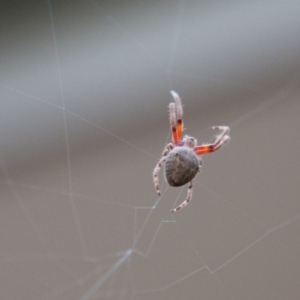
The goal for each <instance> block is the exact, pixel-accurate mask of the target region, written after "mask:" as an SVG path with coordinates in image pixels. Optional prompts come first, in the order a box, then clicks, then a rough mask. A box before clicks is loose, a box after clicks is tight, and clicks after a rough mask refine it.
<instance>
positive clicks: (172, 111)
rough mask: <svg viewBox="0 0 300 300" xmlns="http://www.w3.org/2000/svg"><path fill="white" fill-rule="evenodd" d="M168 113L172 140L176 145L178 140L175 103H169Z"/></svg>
mask: <svg viewBox="0 0 300 300" xmlns="http://www.w3.org/2000/svg"><path fill="white" fill-rule="evenodd" d="M169 114H170V126H171V131H172V140H173V143H174V144H175V145H178V142H179V140H178V138H177V128H176V112H175V103H170V104H169Z"/></svg>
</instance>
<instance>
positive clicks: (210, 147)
mask: <svg viewBox="0 0 300 300" xmlns="http://www.w3.org/2000/svg"><path fill="white" fill-rule="evenodd" d="M212 129H218V130H221V133H220V135H218V136H217V139H216V140H215V142H214V143H213V144H206V145H201V146H197V147H195V149H194V151H195V152H196V154H197V155H204V154H209V153H211V152H215V151H217V150H218V149H220V148H221V147H222V146H223V145H224V144H225V143H226V142H227V141H229V140H230V136H229V135H228V133H229V131H230V129H229V127H227V126H213V127H212Z"/></svg>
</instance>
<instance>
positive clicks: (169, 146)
mask: <svg viewBox="0 0 300 300" xmlns="http://www.w3.org/2000/svg"><path fill="white" fill-rule="evenodd" d="M173 148H174V145H173V143H169V144H168V145H167V146H166V148H165V149H164V151H163V153H162V156H166V155H167V154H168V153H169V151H170V150H172V149H173Z"/></svg>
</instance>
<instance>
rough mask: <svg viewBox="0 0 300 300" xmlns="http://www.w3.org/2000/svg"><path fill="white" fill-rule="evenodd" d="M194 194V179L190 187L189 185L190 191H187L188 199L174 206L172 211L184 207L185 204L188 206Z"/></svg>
mask: <svg viewBox="0 0 300 300" xmlns="http://www.w3.org/2000/svg"><path fill="white" fill-rule="evenodd" d="M192 195H193V181H192V180H191V181H190V184H189V187H188V192H187V197H186V199H185V200H184V201H183V202H182V203H181V204H180V205H179V206H177V207H176V208H174V209H173V210H172V211H171V212H172V213H173V212H176V211H177V210H179V209H181V208H184V207H185V206H187V205H188V204H189V202H190V201H191V199H192Z"/></svg>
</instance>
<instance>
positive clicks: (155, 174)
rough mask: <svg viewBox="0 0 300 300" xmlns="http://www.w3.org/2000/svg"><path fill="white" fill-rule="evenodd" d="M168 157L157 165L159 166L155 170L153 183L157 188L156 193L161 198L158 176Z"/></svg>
mask: <svg viewBox="0 0 300 300" xmlns="http://www.w3.org/2000/svg"><path fill="white" fill-rule="evenodd" d="M166 159H167V157H166V156H163V157H162V158H161V159H160V160H159V162H158V163H157V165H156V166H155V168H154V170H153V182H154V186H155V188H156V192H157V195H158V196H160V190H159V181H158V174H159V171H160V168H161V166H162V165H163V163H164V162H165V161H166Z"/></svg>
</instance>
